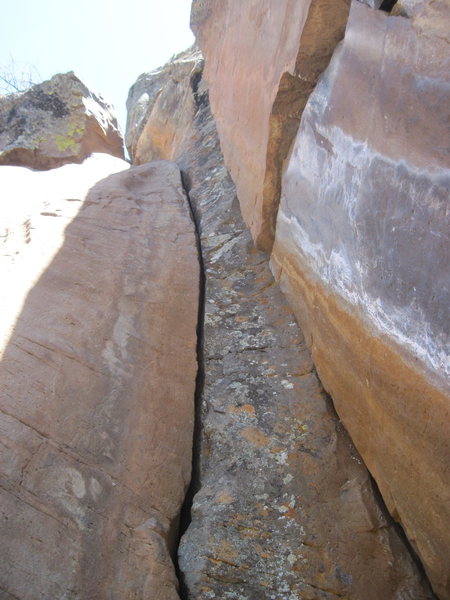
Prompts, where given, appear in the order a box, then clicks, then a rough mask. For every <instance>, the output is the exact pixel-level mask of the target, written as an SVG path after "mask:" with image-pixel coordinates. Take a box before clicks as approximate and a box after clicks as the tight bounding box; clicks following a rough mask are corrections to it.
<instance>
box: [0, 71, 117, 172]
mask: <svg viewBox="0 0 450 600" xmlns="http://www.w3.org/2000/svg"><path fill="white" fill-rule="evenodd" d="M94 152H105V153H107V154H111V155H112V156H116V157H118V158H123V157H124V153H123V140H122V136H121V134H120V131H119V128H118V125H117V120H116V118H115V116H114V115H113V108H112V106H111V105H110V104H108V103H107V102H106V101H105V100H104V99H103V98H102V97H101V96H100V95H98V94H95V93H94V92H92V91H91V90H89V89H88V88H87V86H86V85H85V84H84V83H83V82H82V81H81V80H80V79H78V77H77V76H76V75H75V74H74V73H65V74H58V75H55V76H54V77H52V78H51V79H50V80H49V81H44V82H43V83H41V84H38V85H35V86H33V87H32V88H30V89H29V90H27V91H26V92H22V93H18V94H10V95H7V96H0V164H1V165H18V166H26V167H31V168H32V169H37V170H46V169H53V168H55V167H59V166H61V165H64V164H67V163H81V162H83V160H84V159H85V158H86V157H88V156H90V155H91V154H92V153H94Z"/></svg>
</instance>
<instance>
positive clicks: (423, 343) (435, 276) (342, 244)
mask: <svg viewBox="0 0 450 600" xmlns="http://www.w3.org/2000/svg"><path fill="white" fill-rule="evenodd" d="M398 10H399V12H401V13H402V14H407V15H408V14H409V15H410V18H405V17H399V16H388V15H387V14H386V13H384V12H381V11H375V10H372V9H369V8H367V7H366V6H363V5H362V4H360V3H358V2H355V3H354V5H353V6H352V10H351V14H350V19H349V24H348V28H347V32H346V36H345V40H344V44H343V46H342V47H341V48H340V49H339V51H337V52H336V54H335V56H334V57H333V60H332V62H331V64H330V67H329V68H328V70H327V71H326V73H325V76H324V77H323V78H322V79H321V81H320V84H319V85H318V86H317V88H316V90H315V91H314V93H313V94H312V96H311V98H310V100H309V102H308V105H307V107H306V109H305V111H304V113H303V118H302V124H301V128H300V130H299V133H298V136H297V139H296V143H295V147H294V150H293V152H292V156H291V158H290V161H289V166H288V168H287V172H286V176H285V179H284V187H283V197H282V203H281V206H280V212H279V215H278V222H277V234H276V242H275V245H274V250H273V254H272V266H273V271H274V273H275V275H276V278H277V280H278V281H279V282H280V285H281V287H282V289H283V290H284V291H285V292H286V294H287V296H288V298H289V300H290V303H291V305H292V306H293V307H294V310H295V312H296V315H297V317H298V319H299V321H300V323H301V325H302V327H303V329H304V331H305V334H306V337H307V340H308V343H309V345H310V347H311V349H312V356H313V360H314V363H315V365H316V367H317V370H318V373H319V376H320V378H321V380H322V382H323V383H324V385H325V387H326V389H327V390H328V391H329V392H330V394H331V395H332V397H333V399H334V402H335V405H336V408H337V411H338V413H339V415H340V417H341V418H342V420H343V422H344V424H345V426H346V427H347V429H348V431H349V432H350V435H351V436H352V439H353V441H354V442H355V444H356V447H357V448H358V450H359V451H360V452H361V454H362V457H363V459H364V461H365V462H366V464H367V465H368V467H369V469H370V471H371V473H372V474H373V476H374V477H375V479H376V481H377V483H378V485H379V487H380V490H381V493H382V495H383V498H384V499H385V501H386V504H387V506H388V508H389V510H390V511H391V513H392V514H393V515H394V517H395V518H396V519H397V520H398V521H399V522H400V523H401V524H402V526H403V528H404V530H405V532H406V534H407V536H408V538H409V539H410V541H411V543H412V545H413V546H414V548H415V549H416V550H417V552H418V554H419V556H420V558H421V559H422V561H423V563H424V565H425V568H426V571H427V573H428V575H429V577H430V580H431V582H432V584H433V587H434V589H435V591H436V592H437V593H438V594H439V596H440V597H441V598H449V597H450V587H449V586H450V583H449V581H450V563H449V560H448V549H449V548H450V537H449V534H450V476H449V470H448V466H449V464H450V452H449V440H450V420H449V414H450V388H449V384H448V381H449V380H448V375H449V362H448V348H449V324H450V315H449V306H450V302H449V290H450V280H449V270H448V265H449V264H450V240H449V231H450V227H449V225H450V222H449V216H448V215H449V213H448V198H449V189H450V152H449V143H448V142H449V139H450V135H449V134H450V128H449V122H450V102H449V99H450V96H449V86H450V54H449V51H448V49H449V45H448V44H449V39H450V38H449V29H448V24H449V23H450V7H449V5H448V2H434V3H427V2H402V3H400V6H399V7H398ZM350 91H351V92H350Z"/></svg>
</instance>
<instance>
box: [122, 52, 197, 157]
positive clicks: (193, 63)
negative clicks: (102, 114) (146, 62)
mask: <svg viewBox="0 0 450 600" xmlns="http://www.w3.org/2000/svg"><path fill="white" fill-rule="evenodd" d="M202 68H203V57H202V55H201V53H200V51H199V50H198V48H196V47H195V46H193V47H192V48H189V49H188V50H186V51H185V52H181V53H180V54H179V55H178V56H177V57H175V58H174V60H172V61H171V62H170V63H168V64H167V65H164V66H163V67H160V68H159V69H157V70H156V71H153V72H152V73H143V74H142V75H141V76H140V77H139V78H138V79H137V81H136V83H135V84H134V85H133V86H132V87H131V89H130V91H129V94H128V100H127V130H126V135H125V143H126V146H127V149H128V152H129V155H130V156H132V157H133V162H134V164H137V165H140V164H142V163H143V162H147V161H148V158H147V157H148V155H149V154H151V155H152V156H153V157H154V158H153V160H172V159H173V157H174V155H175V153H176V151H177V149H178V148H180V147H181V146H182V145H183V142H184V139H185V138H186V139H187V140H190V139H191V138H192V136H193V131H192V127H193V120H194V114H195V111H196V108H197V107H196V102H197V98H198V97H200V96H201V93H200V95H199V94H198V90H197V86H198V84H199V82H200V77H201V70H202ZM187 74H189V78H190V85H189V86H186V85H185V83H186V76H187ZM162 89H164V94H161V90H162ZM188 143H189V142H188Z"/></svg>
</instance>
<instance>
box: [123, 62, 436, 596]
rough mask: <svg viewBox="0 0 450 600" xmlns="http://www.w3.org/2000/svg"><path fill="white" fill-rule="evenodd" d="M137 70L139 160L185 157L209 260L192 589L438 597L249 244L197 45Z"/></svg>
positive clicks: (189, 545)
mask: <svg viewBox="0 0 450 600" xmlns="http://www.w3.org/2000/svg"><path fill="white" fill-rule="evenodd" d="M181 62H182V64H183V68H184V74H183V73H182V72H181V70H179V71H178V81H177V86H178V87H177V95H178V97H179V98H186V99H187V102H186V105H185V106H184V107H183V106H181V105H180V106H178V107H177V110H176V111H173V105H172V93H173V92H172V90H173V82H172V78H171V74H172V72H173V69H174V68H176V69H179V68H180V63H181ZM164 73H165V74H166V81H165V82H164V77H163V74H164ZM194 77H195V81H196V85H195V86H192V81H193V78H194ZM139 81H140V83H142V82H144V81H147V84H148V85H149V91H148V92H146V91H145V86H143V88H141V90H140V93H139V94H135V90H136V87H133V88H132V90H131V94H130V108H131V110H133V102H135V101H138V99H139V97H141V95H145V94H146V93H148V97H151V96H152V94H153V92H152V90H154V86H157V87H158V93H157V95H156V94H153V97H154V98H155V99H154V100H153V102H150V103H149V105H148V106H147V109H146V111H147V114H148V121H147V123H146V124H145V127H142V134H141V136H142V142H143V143H141V140H140V139H139V138H138V139H135V140H134V141H133V147H134V148H135V149H136V153H138V152H139V160H140V161H141V162H142V161H145V160H153V158H154V157H156V156H159V152H160V151H161V147H160V144H161V145H162V146H163V147H164V153H166V152H169V153H170V156H172V157H174V159H175V160H176V161H177V162H178V164H179V165H180V167H181V168H182V170H183V177H184V181H185V183H186V186H187V188H188V190H189V196H190V201H191V203H192V206H193V210H194V213H195V215H196V218H197V223H198V227H199V231H200V239H201V246H202V256H203V264H204V272H205V299H204V304H205V309H204V312H205V314H204V331H203V387H202V389H201V390H199V391H200V392H201V394H200V398H199V415H198V418H199V423H198V432H197V434H198V447H197V452H196V461H195V462H196V486H195V489H194V490H193V491H195V492H196V495H195V497H194V500H193V506H192V521H191V523H190V524H189V527H188V529H187V531H186V533H185V534H184V537H183V539H182V541H181V546H180V551H179V565H180V568H181V571H182V573H183V577H184V581H185V585H186V593H187V596H188V597H189V598H191V599H192V600H194V599H195V600H200V599H204V600H206V599H212V598H220V599H222V598H231V599H236V600H237V599H239V598H241V599H242V598H245V599H246V600H263V599H270V598H277V599H281V598H286V599H287V598H294V597H295V598H297V597H298V598H300V597H301V598H310V599H311V600H312V599H319V598H320V599H327V600H328V599H331V598H335V597H346V598H351V599H353V600H361V599H362V598H364V599H365V600H366V599H368V600H369V599H373V600H380V599H381V598H390V599H398V600H400V599H403V598H408V597H409V598H414V599H415V600H418V599H425V598H430V597H431V594H430V592H429V591H428V589H427V586H426V584H425V583H423V582H422V581H421V576H420V575H419V573H418V571H417V568H416V565H415V563H414V561H413V560H412V559H411V556H410V554H409V552H408V550H407V548H406V547H405V545H404V542H403V541H402V539H401V537H400V536H399V534H398V533H397V530H396V528H395V527H394V525H393V523H392V520H391V519H390V517H389V515H388V514H387V512H386V511H385V509H384V508H383V507H382V505H381V504H380V502H379V500H378V499H377V495H376V493H375V492H374V489H373V486H372V483H371V481H370V477H369V475H368V472H367V470H366V468H365V467H364V465H363V464H362V461H361V459H360V457H359V455H358V453H357V452H356V450H355V449H354V447H353V446H352V443H351V441H350V440H349V438H348V436H347V434H346V432H345V431H344V429H343V427H342V426H341V424H340V422H339V420H338V418H337V417H336V414H335V413H334V411H333V408H332V405H331V403H330V400H329V398H328V397H327V396H326V394H325V393H324V392H323V389H322V388H321V386H320V383H319V381H318V379H317V377H316V375H315V372H314V369H313V365H312V361H311V357H310V355H309V353H308V351H307V349H306V346H305V343H304V339H303V337H302V334H301V332H300V330H299V328H298V326H297V324H296V323H295V320H294V317H293V314H292V312H291V310H290V309H289V308H288V306H287V304H286V301H285V300H284V299H283V297H282V295H281V293H280V291H279V289H278V288H277V286H276V285H275V284H274V281H273V278H272V275H271V273H270V270H269V268H268V262H267V257H266V256H265V255H264V254H262V253H261V252H258V251H256V250H255V249H254V247H253V242H252V239H251V235H250V232H249V231H248V230H247V229H246V227H245V225H244V222H243V220H242V218H241V215H240V212H239V206H238V202H237V198H236V193H235V188H234V186H233V184H232V182H231V180H230V178H229V176H228V174H227V171H226V169H225V168H224V164H223V158H222V155H221V153H220V147H219V140H218V137H217V132H216V129H215V124H214V120H213V118H212V116H211V113H210V111H209V104H208V95H207V89H206V87H205V84H204V81H203V79H202V77H201V72H200V71H199V62H198V55H196V54H195V52H194V53H192V54H191V59H190V60H189V54H183V55H181V60H180V58H176V59H175V61H174V63H172V64H168V65H167V66H166V67H164V68H163V69H160V70H159V71H158V74H157V80H156V82H152V79H151V74H149V75H148V78H147V79H145V78H144V77H141V78H140V80H139ZM189 95H190V96H191V98H190V99H188V97H189ZM133 97H134V100H133ZM193 107H194V116H193V120H192V122H191V124H190V126H189V127H186V123H187V120H188V118H187V116H186V115H191V114H192V109H193ZM180 115H181V116H180ZM153 118H155V119H156V123H157V125H158V123H160V122H167V124H168V131H173V130H176V131H178V132H185V135H180V136H179V137H178V138H177V139H174V138H173V140H174V141H173V142H172V144H169V145H166V139H164V142H163V143H162V142H161V137H159V136H156V137H154V138H152V136H151V135H148V134H147V132H151V131H153V130H154V128H153V123H152V119H153ZM178 119H180V121H178ZM178 123H180V124H181V125H180V126H178ZM158 127H159V126H158ZM180 140H181V141H180ZM144 147H145V149H146V150H145V152H144V151H142V150H140V151H139V150H138V148H140V149H142V148H144Z"/></svg>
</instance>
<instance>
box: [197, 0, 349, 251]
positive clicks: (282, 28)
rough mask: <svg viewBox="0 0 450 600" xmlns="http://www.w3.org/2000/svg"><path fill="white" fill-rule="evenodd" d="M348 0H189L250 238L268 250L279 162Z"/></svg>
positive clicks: (344, 16) (330, 48) (340, 29)
mask: <svg viewBox="0 0 450 600" xmlns="http://www.w3.org/2000/svg"><path fill="white" fill-rule="evenodd" d="M349 5H350V0H259V1H258V2H254V1H250V2H248V1H247V2H242V1H241V0H228V2H215V1H214V0H194V1H193V4H192V13H191V27H192V29H193V31H194V33H195V35H196V38H197V42H198V44H199V46H200V48H201V50H202V52H203V54H204V56H205V61H206V66H205V78H206V81H207V82H208V84H209V85H210V98H211V108H212V112H213V115H214V117H215V119H216V123H217V129H218V131H219V136H220V144H221V148H222V152H223V155H224V159H225V164H226V166H227V168H228V170H229V171H230V174H231V177H232V178H233V181H234V183H235V184H236V189H237V194H238V198H239V202H240V205H241V210H242V216H243V218H244V221H245V222H246V224H247V225H248V227H249V228H250V231H251V233H252V236H253V239H254V240H255V242H256V245H257V246H258V247H259V248H262V249H263V250H266V251H270V249H271V247H272V243H273V239H274V231H275V220H276V215H277V208H278V203H279V198H280V189H281V175H282V169H283V163H284V161H285V160H286V158H287V156H288V153H289V150H290V148H291V145H292V142H293V139H294V137H295V134H296V132H297V129H298V126H299V122H300V117H301V114H302V110H303V107H304V106H305V104H306V101H307V99H308V97H309V95H310V93H311V91H312V90H313V89H314V86H315V84H316V81H317V78H318V77H319V75H320V74H321V73H322V72H323V70H324V69H325V67H326V66H327V64H328V61H329V59H330V56H331V54H332V52H333V50H334V48H335V47H336V44H337V43H338V42H339V40H340V39H341V38H342V36H343V34H344V29H345V24H346V20H347V15H348V10H349Z"/></svg>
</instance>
